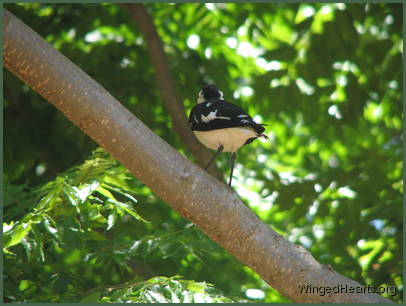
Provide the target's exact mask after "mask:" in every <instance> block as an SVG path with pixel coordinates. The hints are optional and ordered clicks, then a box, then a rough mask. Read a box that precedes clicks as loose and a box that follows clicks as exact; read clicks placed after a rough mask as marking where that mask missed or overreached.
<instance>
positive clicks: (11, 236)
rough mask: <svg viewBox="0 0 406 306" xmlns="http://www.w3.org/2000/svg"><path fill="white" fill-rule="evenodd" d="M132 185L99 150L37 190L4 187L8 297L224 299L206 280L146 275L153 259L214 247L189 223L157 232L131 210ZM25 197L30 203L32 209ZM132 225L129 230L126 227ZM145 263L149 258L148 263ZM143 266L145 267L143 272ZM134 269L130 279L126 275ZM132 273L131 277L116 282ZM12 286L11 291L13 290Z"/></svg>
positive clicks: (179, 256)
mask: <svg viewBox="0 0 406 306" xmlns="http://www.w3.org/2000/svg"><path fill="white" fill-rule="evenodd" d="M133 184H139V183H138V182H137V181H136V180H135V179H134V178H132V177H131V176H130V175H129V173H128V172H127V171H126V170H125V169H124V168H123V167H122V166H120V165H119V164H118V163H117V162H116V161H114V160H113V159H112V158H111V157H109V156H108V155H107V154H106V153H104V152H103V151H102V150H101V149H98V150H96V151H95V152H94V154H93V155H92V157H91V158H90V159H88V160H86V161H85V162H84V163H83V164H82V165H80V166H77V167H73V168H71V169H70V170H68V171H67V172H66V173H64V174H61V175H59V176H58V177H57V178H56V179H55V180H54V181H51V182H49V183H47V184H45V185H43V186H41V187H39V188H35V189H33V190H29V191H28V192H27V191H25V190H24V188H18V187H15V188H14V189H13V188H12V190H6V192H7V193H6V195H7V198H15V199H23V200H11V201H10V202H9V203H6V204H8V205H13V207H12V208H11V209H10V210H9V211H8V212H9V214H8V215H7V216H6V218H5V219H6V220H7V219H11V217H12V219H16V217H15V216H16V215H20V214H21V217H20V218H18V221H15V222H14V221H9V222H6V223H4V224H3V232H4V249H3V251H4V254H5V268H6V269H5V271H6V281H7V282H6V283H7V285H6V298H7V299H8V300H9V301H16V300H17V301H37V302H45V301H48V299H50V301H53V302H66V301H74V300H77V299H81V300H82V302H83V301H87V302H92V301H93V302H94V301H101V302H125V301H127V302H128V301H130V302H148V301H161V302H163V301H173V302H175V301H184V302H186V301H189V302H193V301H202V302H204V301H205V302H208V301H231V299H230V298H226V297H224V296H221V295H220V294H219V293H217V291H216V290H214V289H213V288H212V287H211V285H209V284H205V283H196V282H194V281H188V280H182V279H180V278H179V277H178V278H166V277H163V276H162V277H155V278H150V279H148V280H146V281H143V277H144V278H147V277H150V276H152V275H153V274H154V273H153V272H152V268H151V267H152V266H153V265H154V264H153V262H154V261H162V260H163V261H168V260H170V259H172V260H173V261H175V262H176V261H179V260H182V258H184V260H187V258H188V257H192V258H194V259H196V260H199V261H202V259H201V257H203V256H204V254H205V253H206V252H207V251H209V250H212V249H217V247H216V246H214V243H212V242H211V241H210V240H209V239H208V238H206V237H205V236H204V235H203V234H202V233H201V232H200V231H198V230H197V229H196V228H195V227H194V226H193V225H192V224H188V223H186V224H185V222H182V223H183V224H182V225H183V228H182V229H180V230H177V231H174V230H169V231H162V230H160V229H159V228H156V227H154V226H152V225H151V223H150V222H149V221H146V220H145V219H144V218H143V217H142V216H141V215H139V214H138V212H137V211H136V210H135V206H136V205H137V200H136V199H135V197H141V198H142V195H135V194H133V192H132V188H133V187H134V186H133ZM32 203H35V205H34V207H32ZM129 228H135V230H132V231H131V230H129ZM148 263H151V265H149V264H148ZM144 270H145V271H144ZM134 274H135V275H136V276H135V277H134V276H133V275H134ZM131 276H133V279H131V280H129V281H127V282H125V283H124V284H121V283H119V284H118V285H113V286H110V287H108V286H106V285H103V284H113V283H118V282H119V281H120V280H122V279H127V278H129V277H131ZM16 288H18V290H16Z"/></svg>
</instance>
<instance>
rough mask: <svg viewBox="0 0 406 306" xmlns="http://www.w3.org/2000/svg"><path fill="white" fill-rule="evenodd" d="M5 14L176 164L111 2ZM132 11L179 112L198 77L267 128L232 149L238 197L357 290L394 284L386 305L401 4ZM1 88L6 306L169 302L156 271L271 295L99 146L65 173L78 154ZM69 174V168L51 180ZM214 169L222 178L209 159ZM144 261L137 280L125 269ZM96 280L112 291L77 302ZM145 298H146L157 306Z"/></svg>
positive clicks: (61, 129) (80, 142) (397, 140)
mask: <svg viewBox="0 0 406 306" xmlns="http://www.w3.org/2000/svg"><path fill="white" fill-rule="evenodd" d="M6 7H7V9H9V10H10V11H11V12H12V13H14V14H15V15H16V16H17V17H19V18H20V19H21V20H23V21H24V22H26V23H27V24H28V25H29V26H30V27H32V28H33V29H35V30H36V31H37V32H38V33H39V34H40V35H41V36H42V37H44V38H45V39H46V40H47V41H49V42H50V43H51V44H53V45H54V46H55V47H56V48H57V49H59V50H60V51H61V52H62V53H64V54H65V55H66V56H67V57H69V58H70V59H71V60H72V61H73V62H75V63H76V64H77V65H78V66H80V67H81V68H82V69H84V70H85V71H86V72H87V73H89V74H90V75H91V76H92V77H93V78H95V79H96V80H97V81H98V82H100V83H101V84H102V85H103V86H104V87H106V88H107V89H108V90H109V91H110V92H111V93H112V94H113V95H114V96H115V97H117V98H118V99H119V100H120V101H122V102H123V104H125V106H126V107H127V108H128V109H130V110H131V111H132V112H133V113H134V114H135V115H136V116H137V117H139V118H140V119H141V120H142V121H143V122H144V123H145V124H147V125H148V126H149V127H150V128H151V129H152V130H153V131H154V132H155V133H157V134H158V135H159V136H161V137H162V138H163V139H165V141H167V142H168V143H170V144H171V145H172V146H173V147H175V148H176V149H177V150H179V151H180V152H182V153H183V154H185V155H187V156H188V157H190V158H191V159H193V157H192V156H190V155H189V153H188V152H186V150H185V148H184V146H183V145H182V144H181V142H180V140H179V138H178V136H177V135H175V134H174V133H173V131H172V129H171V128H170V121H171V120H170V118H169V117H168V114H167V112H166V110H165V106H164V102H163V101H162V99H161V98H160V95H159V91H158V89H157V86H156V84H155V79H154V71H153V69H152V66H151V63H150V62H149V57H148V52H147V48H146V44H145V41H144V39H143V37H142V36H141V35H140V31H139V30H138V29H137V27H136V26H135V23H134V21H133V20H132V19H131V16H130V15H129V14H128V12H127V11H126V10H125V8H123V7H121V6H118V5H116V4H97V5H96V4H94V5H93V4H92V5H90V4H84V5H82V4H39V3H30V4H7V5H6ZM147 8H148V10H149V12H150V13H151V15H152V17H153V18H154V22H155V25H156V27H157V30H158V32H159V35H160V37H161V39H162V41H163V42H164V47H165V52H166V55H167V57H168V62H169V63H170V67H171V72H172V75H173V76H174V77H175V78H176V79H175V81H176V84H177V86H178V87H177V91H178V92H179V93H180V95H181V97H182V99H183V102H184V105H185V107H186V108H187V111H190V109H191V108H192V106H193V105H194V103H195V98H196V93H197V92H198V90H199V88H200V87H201V85H202V84H203V83H205V82H214V83H215V84H216V85H217V86H218V87H220V88H221V89H222V91H223V92H224V95H225V98H226V99H227V100H230V101H235V102H236V103H238V104H240V105H241V106H242V107H243V108H244V109H246V110H247V111H248V112H249V113H250V114H251V115H255V114H259V115H260V116H258V117H256V118H258V120H259V121H261V122H265V123H268V124H269V125H270V126H269V129H268V130H267V132H268V135H269V136H270V137H271V138H272V143H271V144H265V143H261V142H260V141H257V142H254V143H252V144H251V145H250V146H247V147H244V148H243V149H241V150H240V152H239V156H238V162H239V163H240V164H239V165H237V169H236V173H235V177H234V180H235V189H236V190H237V192H238V193H239V195H240V196H241V197H242V198H244V199H246V202H247V204H248V205H250V207H251V208H252V209H253V210H254V211H255V212H256V213H257V215H259V216H260V218H261V219H262V220H263V221H264V222H267V223H269V224H270V225H271V226H272V227H273V228H274V229H276V230H277V231H278V232H280V233H281V234H282V235H284V236H285V237H286V238H287V239H289V240H290V241H291V242H294V243H298V244H302V245H303V246H304V247H306V248H307V249H309V250H310V251H311V253H312V254H313V255H314V256H315V257H316V259H318V260H319V261H320V262H322V263H325V264H331V265H332V266H333V268H334V269H335V270H337V271H338V272H340V273H342V274H344V275H346V276H348V277H350V278H353V279H355V280H357V281H359V282H361V283H363V284H368V285H372V286H380V285H382V286H396V287H397V288H398V292H399V293H398V295H396V296H394V297H390V298H391V299H392V300H394V301H401V300H402V295H403V277H402V267H403V262H402V252H401V250H402V224H403V220H402V206H401V199H402V195H403V182H402V172H403V162H402V143H403V136H402V122H403V115H402V106H401V93H402V86H401V84H403V79H402V65H401V63H402V55H403V49H402V46H403V40H402V6H401V4H389V3H379V4H343V3H340V4H331V3H327V4H326V3H323V4H321V3H320V4H319V3H312V4H305V3H301V4H299V3H298V4H282V3H280V4H248V3H243V4H238V5H237V4H234V3H227V4H220V3H219V4H197V3H193V4H192V3H191V4H159V3H154V4H148V5H147ZM77 20H80V21H81V22H80V23H78V22H77ZM4 77H5V86H4V91H5V109H4V114H5V123H4V126H5V130H4V136H5V157H4V160H5V165H4V166H5V174H4V176H5V181H6V193H5V210H4V214H5V222H6V223H5V225H4V230H5V233H4V235H5V236H4V239H5V240H4V241H5V243H6V250H5V251H6V253H5V266H6V280H5V286H6V288H7V289H8V290H9V291H8V295H7V296H8V298H9V299H10V300H13V301H28V300H29V301H52V300H54V301H77V300H81V299H83V298H85V297H87V298H88V300H89V301H96V300H99V301H115V298H112V296H113V295H114V294H115V293H116V292H118V291H120V290H122V291H121V292H122V293H117V294H118V295H119V298H122V299H123V300H122V301H130V300H131V299H132V298H135V299H138V301H141V300H142V299H144V298H146V297H145V296H144V297H142V296H143V293H141V292H147V291H148V290H150V289H145V288H150V287H148V283H147V282H148V281H145V280H144V279H152V281H151V282H152V283H154V284H155V283H156V284H157V286H158V287H159V288H161V289H162V288H164V287H165V286H167V287H168V288H170V289H168V290H172V291H174V292H177V291H176V290H178V289H179V288H180V287H182V288H188V285H186V284H187V282H188V281H186V280H182V279H172V278H171V277H172V276H174V275H183V276H185V277H187V278H188V279H193V280H196V281H206V282H209V283H213V284H214V285H215V286H216V287H217V288H220V289H222V290H223V291H224V292H226V293H227V295H228V296H239V297H242V296H244V293H245V294H246V293H247V289H250V288H256V289H259V290H262V291H263V292H264V293H265V295H264V297H263V298H262V299H261V301H265V302H284V301H288V300H287V299H286V298H284V297H281V296H280V295H279V294H278V293H277V292H275V290H273V289H272V288H269V287H267V286H266V285H265V284H264V282H263V281H262V280H260V279H259V277H258V276H257V275H256V274H255V273H253V272H252V271H251V270H250V269H248V268H245V267H242V266H241V265H240V264H239V263H238V262H237V261H236V260H235V259H234V258H232V257H231V256H230V255H228V254H226V253H225V252H223V251H222V250H221V249H220V248H219V247H218V246H216V245H215V244H214V243H212V242H210V241H209V240H208V239H207V238H206V237H205V236H204V235H203V234H202V233H201V232H200V231H198V230H197V229H196V228H195V227H194V226H191V225H190V224H188V223H187V222H186V221H184V220H183V219H181V218H180V217H179V215H177V214H176V213H175V212H173V211H171V210H170V209H169V208H168V207H167V206H166V205H165V203H162V201H160V200H159V199H158V198H157V197H156V196H154V195H153V194H152V193H151V192H150V190H149V189H148V188H146V187H145V186H143V185H142V184H141V183H140V182H138V181H137V180H135V179H134V178H132V177H131V175H129V174H128V173H127V172H126V171H125V170H124V169H122V168H121V167H120V166H119V165H117V164H116V163H115V162H114V161H112V160H111V159H110V158H109V157H106V156H105V155H103V153H101V152H100V151H97V152H96V153H95V155H93V157H92V158H90V159H89V160H87V162H85V163H83V164H82V161H83V160H84V159H86V158H87V156H89V154H90V152H91V150H92V149H94V148H95V144H94V143H93V142H92V141H91V140H90V139H89V138H87V137H86V136H85V135H84V134H83V133H82V132H81V131H80V130H78V129H77V128H75V127H74V126H73V125H72V124H71V123H70V122H69V121H68V120H67V119H66V118H64V117H63V115H61V114H60V113H58V112H57V111H56V110H55V109H54V108H52V106H51V105H48V104H47V103H44V101H43V99H42V98H41V97H39V96H38V95H37V94H36V93H34V92H33V91H32V90H29V89H28V87H27V86H26V85H23V84H21V82H19V81H18V80H17V79H16V78H14V77H13V76H12V75H11V74H10V73H9V72H7V71H5V73H4ZM73 164H81V166H78V167H74V168H71V170H68V171H67V172H65V173H64V174H63V175H58V176H57V177H56V179H55V176H56V175H57V174H58V173H61V172H63V171H65V170H66V169H68V168H69V167H71V166H72V165H73ZM95 165H97V166H95ZM219 166H220V167H221V168H222V169H224V172H226V171H228V166H227V158H226V156H223V157H222V158H221V159H220V161H219ZM48 182H49V183H48ZM41 184H43V185H41ZM36 186H39V187H36ZM145 220H148V221H149V222H150V223H147V222H145ZM134 261H135V262H136V264H134V263H133V262H134ZM140 262H141V263H140ZM169 262H170V263H169ZM145 264H147V265H148V267H150V268H151V267H152V270H153V271H154V272H153V273H152V272H151V271H150V272H151V273H146V272H145V271H143V272H142V273H141V272H139V271H138V270H137V271H138V272H134V267H137V266H141V267H145ZM27 268H29V269H27ZM144 270H145V269H144ZM219 271H221V273H219ZM139 273H141V275H142V276H141V277H142V279H136V280H134V277H136V276H137V275H138V276H139V275H140V274H139ZM154 276H155V277H157V276H160V277H163V276H165V277H168V278H152V277H154ZM49 280H51V282H50V281H49ZM123 284H125V285H123ZM129 284H130V285H131V286H130V285H129ZM150 284H151V283H150ZM108 285H111V286H110V287H112V286H116V285H117V286H121V285H123V287H119V289H113V290H110V291H108V290H107V289H106V290H104V289H103V290H104V291H103V290H96V291H91V290H92V289H93V288H97V287H100V286H105V287H104V288H109V287H107V286H108ZM127 285H128V286H127ZM144 286H145V287H144ZM151 286H152V285H151ZM185 286H186V287H185ZM112 288H113V287H112ZM128 288H130V289H128ZM131 288H132V289H131ZM140 288H144V289H145V290H147V291H145V290H144V289H140ZM176 288H178V289H176ZM204 288H205V289H204V292H205V293H204V294H205V297H207V298H208V297H209V296H210V297H211V298H213V299H214V300H215V299H216V298H215V297H214V295H211V293H209V292H210V290H209V288H208V287H207V286H205V287H204ZM161 289H159V290H161ZM58 290H59V291H58ZM126 290H129V291H126ZM137 290H138V291H137ZM143 290H144V291H143ZM159 290H157V292H160V293H159V296H160V297H159V298H162V299H172V298H169V297H172V294H171V293H170V292H169V291H165V290H164V291H159ZM162 290H163V289H162ZM206 290H207V291H206ZM107 291H108V292H107ZM186 291H187V290H186ZM186 291H185V292H186ZM189 291H190V292H193V290H188V292H189ZM62 292H65V293H66V294H67V295H69V294H71V295H70V296H65V295H62ZM137 292H138V293H137ZM91 294H93V295H92V296H90V295H91ZM152 296H154V295H152ZM157 296H158V295H157ZM174 296H176V297H177V298H178V299H179V300H180V301H181V300H182V299H181V296H180V295H178V294H177V293H176V294H175V295H174ZM193 296H194V295H193ZM103 299H104V300H103ZM118 300H119V299H118V298H117V301H118ZM174 300H175V299H172V301H174ZM131 301H133V300H131ZM143 301H146V300H145V299H144V300H143Z"/></svg>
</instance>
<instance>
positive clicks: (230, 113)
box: [189, 85, 269, 187]
mask: <svg viewBox="0 0 406 306" xmlns="http://www.w3.org/2000/svg"><path fill="white" fill-rule="evenodd" d="M264 125H266V124H261V123H256V122H255V121H254V119H252V118H251V117H250V116H249V115H248V114H247V113H246V112H244V111H243V110H242V109H241V108H240V107H238V106H237V105H234V104H231V103H229V102H226V101H225V100H224V99H223V93H222V92H221V91H220V90H219V89H218V88H217V87H216V86H214V85H208V86H205V87H203V88H202V89H201V90H200V92H199V96H198V99H197V105H195V106H194V107H193V108H192V111H191V112H190V115H189V126H190V128H191V129H192V131H193V133H194V134H195V135H196V137H197V139H198V140H199V141H200V142H201V143H202V144H203V145H205V146H206V147H208V148H210V149H213V150H217V152H216V154H215V155H214V156H213V158H212V159H211V160H210V162H209V164H208V165H207V166H206V168H205V170H207V169H208V168H209V167H210V165H211V164H212V163H213V161H214V160H215V159H216V157H217V156H218V155H219V154H220V153H221V152H231V159H230V160H231V174H230V180H229V182H228V185H229V186H230V187H231V181H232V179H233V171H234V164H235V159H236V157H237V150H238V149H239V148H240V147H242V146H243V145H246V144H249V143H251V142H252V141H253V140H255V139H257V138H258V137H263V138H265V139H268V140H269V138H268V136H266V135H265V134H263V132H264V131H265V128H264Z"/></svg>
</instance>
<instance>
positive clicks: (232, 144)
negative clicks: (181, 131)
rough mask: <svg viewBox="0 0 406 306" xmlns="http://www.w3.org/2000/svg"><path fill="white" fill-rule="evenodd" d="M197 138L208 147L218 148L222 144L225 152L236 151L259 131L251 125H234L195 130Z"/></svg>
mask: <svg viewBox="0 0 406 306" xmlns="http://www.w3.org/2000/svg"><path fill="white" fill-rule="evenodd" d="M193 133H194V134H195V135H196V137H197V139H199V141H200V142H201V143H202V144H204V145H205V146H206V147H208V148H210V149H213V150H217V149H218V148H219V147H220V145H222V146H223V147H224V149H223V152H236V151H237V150H238V149H239V148H240V147H241V146H243V145H244V143H245V142H246V141H247V139H249V138H253V137H257V136H258V135H257V133H256V132H255V131H253V130H252V129H251V128H249V127H233V128H226V129H218V130H212V131H193Z"/></svg>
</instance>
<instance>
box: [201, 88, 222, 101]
mask: <svg viewBox="0 0 406 306" xmlns="http://www.w3.org/2000/svg"><path fill="white" fill-rule="evenodd" d="M220 99H223V93H222V92H221V91H220V90H219V89H218V88H217V87H216V86H214V85H208V86H205V87H203V88H202V89H201V90H200V91H199V96H198V98H197V103H202V102H205V101H210V100H215V101H217V100H220Z"/></svg>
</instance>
